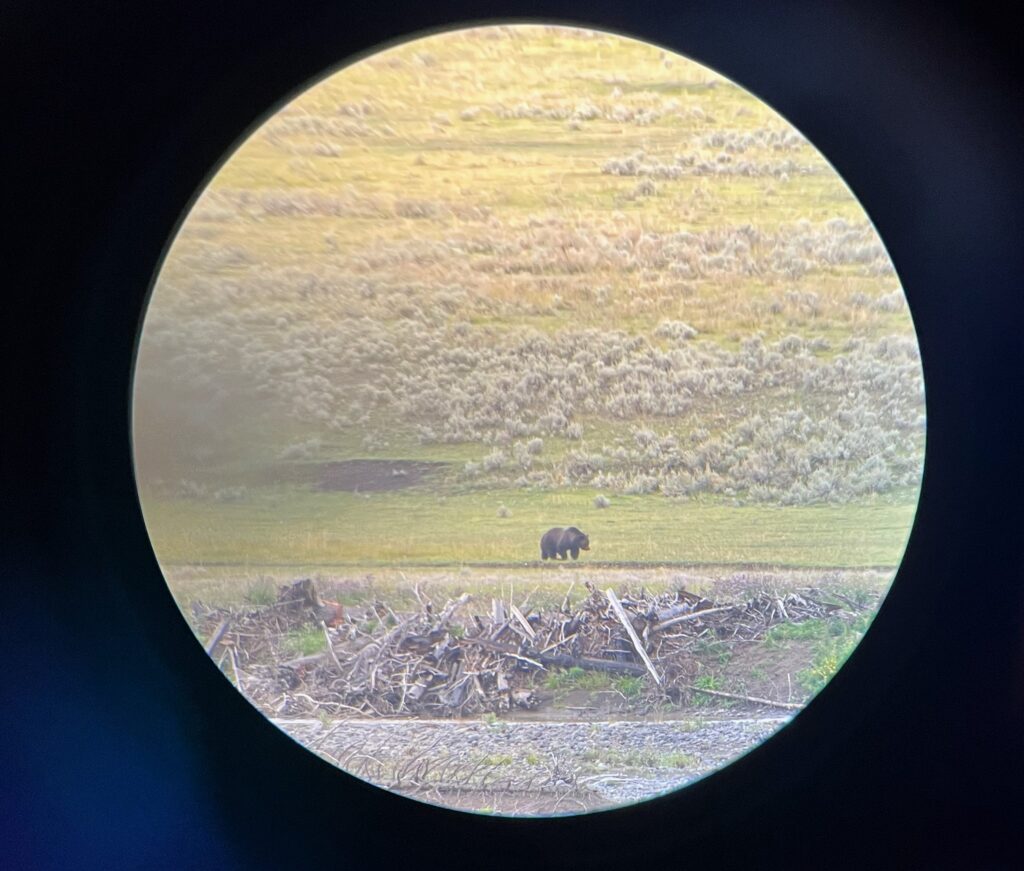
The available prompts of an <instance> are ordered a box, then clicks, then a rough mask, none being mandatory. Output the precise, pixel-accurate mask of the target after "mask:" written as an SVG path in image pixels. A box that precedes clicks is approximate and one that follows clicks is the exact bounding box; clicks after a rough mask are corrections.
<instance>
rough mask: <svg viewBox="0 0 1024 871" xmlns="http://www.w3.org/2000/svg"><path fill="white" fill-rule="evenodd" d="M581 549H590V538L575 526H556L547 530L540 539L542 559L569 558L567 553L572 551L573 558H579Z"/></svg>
mask: <svg viewBox="0 0 1024 871" xmlns="http://www.w3.org/2000/svg"><path fill="white" fill-rule="evenodd" d="M581 550H590V539H589V538H588V537H587V534H586V533H585V532H580V531H579V530H578V529H577V528H576V527H575V526H570V527H569V528H568V529H562V527H561V526H556V527H554V528H553V529H549V530H548V531H547V532H545V533H544V535H543V536H542V537H541V540H540V558H541V559H568V558H569V557H568V556H567V554H570V553H571V554H572V558H573V559H579V558H580V551H581Z"/></svg>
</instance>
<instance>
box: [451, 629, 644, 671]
mask: <svg viewBox="0 0 1024 871" xmlns="http://www.w3.org/2000/svg"><path fill="white" fill-rule="evenodd" d="M463 644H475V645H479V646H480V647H484V648H486V649H487V650H493V651H495V652H496V653H503V654H506V655H507V656H511V657H515V658H517V659H524V658H526V657H525V656H524V654H522V653H520V652H519V649H518V648H516V647H508V646H507V645H504V644H498V643H496V642H494V641H487V640H485V639H483V638H473V639H467V640H466V641H464V642H463ZM529 659H533V660H536V661H537V662H539V663H541V664H542V665H557V666H560V667H562V668H583V669H587V670H589V671H608V672H614V673H616V674H630V675H636V676H638V677H639V676H641V675H645V674H647V669H646V668H645V667H644V666H642V665H637V664H636V663H633V662H617V661H616V660H614V659H598V658H596V657H593V656H570V655H569V654H566V653H533V652H532V651H530V652H529Z"/></svg>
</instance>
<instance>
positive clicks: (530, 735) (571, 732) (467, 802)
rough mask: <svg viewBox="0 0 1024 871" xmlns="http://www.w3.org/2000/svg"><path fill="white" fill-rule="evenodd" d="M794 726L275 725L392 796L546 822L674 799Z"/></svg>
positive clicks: (773, 721) (737, 722)
mask: <svg viewBox="0 0 1024 871" xmlns="http://www.w3.org/2000/svg"><path fill="white" fill-rule="evenodd" d="M788 719H789V718H787V717H758V718H749V717H748V718H735V719H688V720H668V721H662V722H651V721H637V720H617V721H609V720H604V721H594V722H543V723H538V722H521V721H520V722H509V721H501V720H497V721H485V720H473V721H467V720H400V719H395V720H362V719H351V720H340V721H333V722H331V721H325V722H321V721H320V720H306V719H304V720H298V719H290V720H274V722H275V723H276V725H277V726H279V727H280V728H281V729H282V730H283V731H285V732H286V733H288V734H289V735H291V736H292V737H293V738H295V739H296V740H297V741H299V742H300V743H302V744H303V745H305V746H308V747H310V748H311V749H314V750H315V751H316V752H318V753H319V754H320V755H322V756H323V757H324V758H326V759H328V760H329V761H332V762H334V763H335V764H338V765H340V766H341V767H342V768H344V769H345V770H347V771H349V772H351V773H354V774H357V775H358V776H360V777H363V778H364V779H366V780H368V781H370V782H371V783H374V784H376V785H378V786H384V787H385V788H388V789H391V790H392V791H394V792H398V793H400V794H403V795H407V796H410V797H412V798H419V799H422V800H425V801H430V802H433V803H438V804H442V805H446V806H449V807H457V808H462V809H466V810H478V811H480V810H483V811H486V812H493V813H499V814H534V815H548V814H558V813H580V812H582V811H588V810H596V809H600V808H607V807H614V806H616V805H621V804H629V803H632V802H635V801H640V800H643V799H646V798H651V797H653V796H655V795H658V794H660V793H662V792H665V791H668V790H672V789H676V788H678V787H680V786H683V785H685V784H687V783H691V782H692V781H694V780H697V779H699V778H700V777H703V776H705V775H707V774H709V773H711V772H712V771H715V770H716V769H718V768H720V767H721V766H723V765H724V764H727V763H728V762H730V761H732V760H734V759H736V758H737V757H738V756H741V755H743V754H744V753H745V752H747V751H748V750H751V749H753V748H754V747H756V746H757V745H758V744H760V743H761V742H762V741H764V740H765V739H766V738H768V737H769V736H770V735H772V734H773V733H774V732H776V731H777V730H778V729H779V728H781V727H782V726H783V725H785V724H786V723H787V722H788Z"/></svg>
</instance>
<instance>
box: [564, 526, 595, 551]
mask: <svg viewBox="0 0 1024 871" xmlns="http://www.w3.org/2000/svg"><path fill="white" fill-rule="evenodd" d="M566 532H571V533H572V537H573V538H574V539H575V542H576V547H578V548H579V549H580V550H590V537H589V536H588V535H587V534H586V533H585V532H582V531H580V530H579V529H577V528H576V527H575V526H570V527H569V528H568V529H567V530H566Z"/></svg>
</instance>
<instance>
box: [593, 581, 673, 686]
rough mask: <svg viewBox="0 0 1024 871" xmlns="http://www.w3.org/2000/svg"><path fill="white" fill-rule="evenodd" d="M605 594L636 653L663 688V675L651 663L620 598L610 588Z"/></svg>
mask: <svg viewBox="0 0 1024 871" xmlns="http://www.w3.org/2000/svg"><path fill="white" fill-rule="evenodd" d="M604 594H605V595H606V596H607V597H608V601H609V602H611V605H612V610H613V611H614V612H615V616H616V617H618V618H619V622H620V623H621V624H622V626H623V628H624V629H625V630H626V634H627V635H628V636H629V640H630V641H632V642H633V647H634V648H635V649H636V652H637V653H638V654H640V658H641V659H642V660H643V661H644V665H646V666H647V670H648V671H649V672H650V673H651V677H653V678H654V682H655V683H656V684H657V685H658V686H661V675H659V674H658V670H657V669H656V668H655V667H654V663H653V662H651V658H650V657H649V656H648V655H647V651H646V650H644V646H643V645H642V644H641V643H640V639H639V638H637V637H636V630H635V629H634V628H633V624H632V623H630V622H629V617H628V616H627V615H626V611H625V609H624V608H623V607H622V603H621V602H619V599H618V597H617V596H616V595H615V591H614V590H612V588H611V587H609V588H608V589H607V590H605V591H604Z"/></svg>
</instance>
